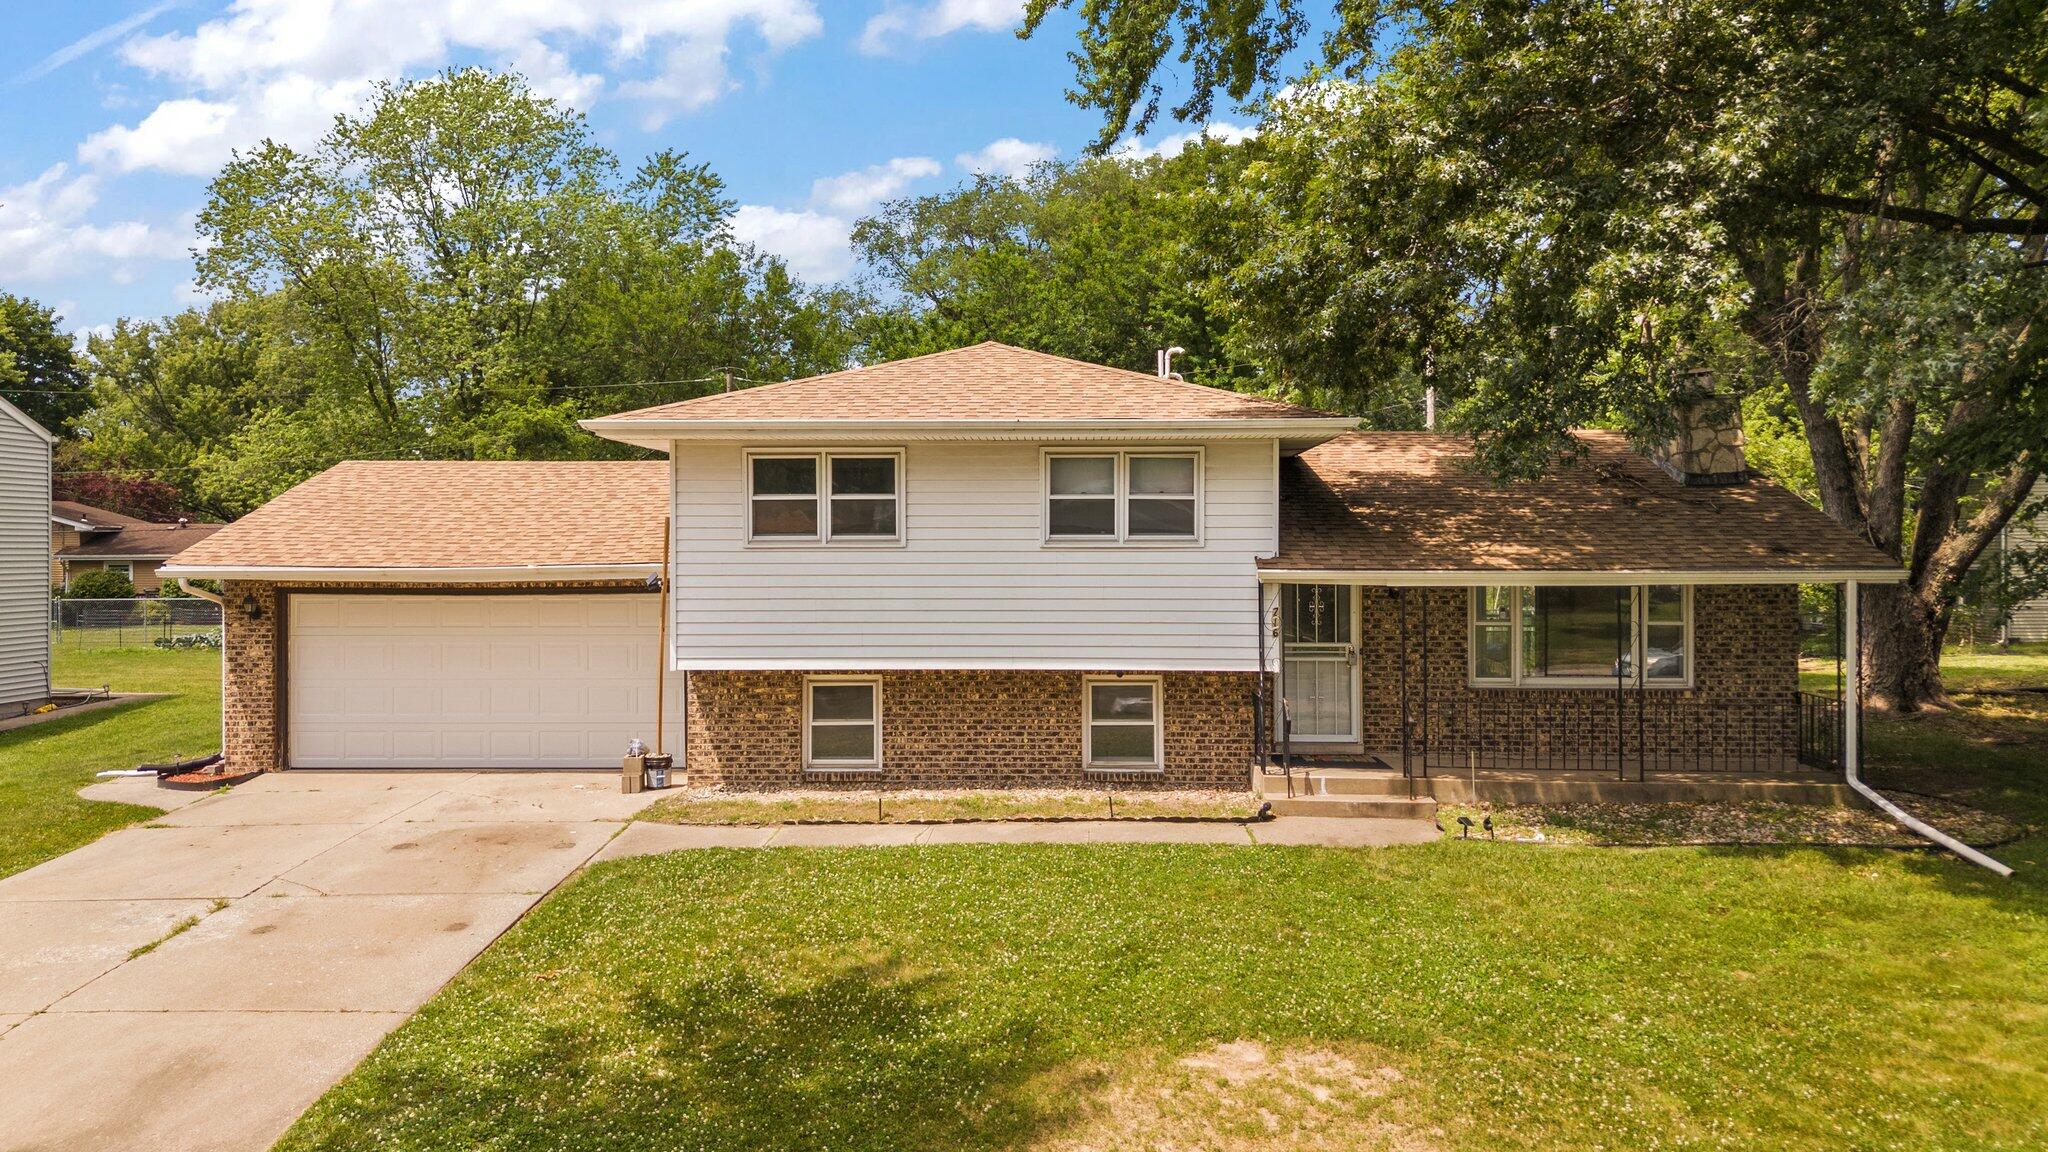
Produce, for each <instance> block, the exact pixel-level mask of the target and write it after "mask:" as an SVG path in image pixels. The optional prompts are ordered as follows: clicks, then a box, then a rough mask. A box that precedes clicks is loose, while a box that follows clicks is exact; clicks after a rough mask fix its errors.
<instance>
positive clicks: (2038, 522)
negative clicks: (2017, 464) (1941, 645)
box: [1992, 480, 2048, 643]
mask: <svg viewBox="0 0 2048 1152" xmlns="http://www.w3.org/2000/svg"><path fill="white" fill-rule="evenodd" d="M2033 501H2034V502H2035V503H2037V504H2040V505H2042V506H2043V507H2044V508H2048V480H2040V481H2036V482H2035V484H2034V494H2033ZM1992 547H1994V548H1996V549H1997V550H1998V552H1999V553H2000V554H2006V553H2010V552H2018V551H2022V550H2034V551H2038V550H2040V549H2044V548H2048V513H2044V514H2043V515H2042V516H2041V517H2037V518H2036V519H2034V520H2032V521H2029V522H2027V523H2024V524H2011V525H2007V526H2006V529H2005V530H2004V531H2003V532H2000V533H1999V534H1998V542H1997V543H1996V544H1994V545H1992ZM1997 638H1998V639H1999V640H2000V641H2024V642H2031V643H2039V642H2041V641H2043V640H2048V594H2044V595H2041V596H2036V597H2034V598H2033V599H2031V600H2025V601H2021V602H2020V603H2018V604H2015V605H2013V607H2012V611H2011V612H2010V613H2008V614H2007V616H2006V618H2005V619H2004V620H2002V621H2000V622H1999V627H1998V636H1997Z"/></svg>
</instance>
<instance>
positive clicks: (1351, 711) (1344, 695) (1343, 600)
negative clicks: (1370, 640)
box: [1280, 584, 1358, 743]
mask: <svg viewBox="0 0 2048 1152" xmlns="http://www.w3.org/2000/svg"><path fill="white" fill-rule="evenodd" d="M1356 591H1357V590H1356V589H1355V588H1353V587H1352V586H1351V585H1348V584H1283V585H1281V586H1280V659H1281V668H1280V679H1281V682H1282V684H1283V685H1284V693H1285V698H1286V700H1287V708H1288V713H1289V715H1290V716H1291V717H1292V719H1293V734H1294V739H1296V740H1308V741H1318V742H1324V743H1350V742H1356V741H1357V739H1358V636H1357V631H1356V629H1357V623H1358V622H1357V617H1356V612H1355V608H1354V605H1353V598H1354V594H1355V592H1356Z"/></svg>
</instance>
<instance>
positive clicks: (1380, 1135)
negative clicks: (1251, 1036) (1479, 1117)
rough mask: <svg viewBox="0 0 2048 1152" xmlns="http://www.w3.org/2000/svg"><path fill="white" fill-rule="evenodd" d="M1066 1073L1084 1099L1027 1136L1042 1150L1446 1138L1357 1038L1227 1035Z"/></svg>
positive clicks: (1437, 1141) (1367, 1146)
mask: <svg viewBox="0 0 2048 1152" xmlns="http://www.w3.org/2000/svg"><path fill="white" fill-rule="evenodd" d="M1066 1075H1070V1076H1072V1077H1073V1079H1074V1080H1075V1081H1076V1083H1074V1084H1072V1085H1071V1087H1072V1088H1074V1089H1078V1090H1079V1092H1080V1093H1081V1098H1082V1100H1083V1101H1084V1102H1083V1103H1082V1104H1081V1105H1080V1106H1079V1116H1078V1117H1077V1121H1076V1123H1075V1124H1074V1125H1073V1126H1072V1127H1070V1128H1068V1129H1066V1130H1065V1131H1063V1132H1061V1133H1060V1134H1059V1135H1058V1136H1056V1137H1053V1138H1050V1139H1047V1140H1041V1141H1037V1142H1034V1143H1033V1144H1032V1145H1031V1146H1032V1147H1033V1148H1035V1149H1041V1150H1043V1152H1159V1150H1162V1149H1173V1150H1179V1149H1196V1148H1213V1149H1231V1150H1233V1152H1264V1150H1267V1149H1272V1150H1275V1152H1278V1150H1279V1149H1302V1150H1306V1152H1337V1150H1339V1149H1344V1150H1347V1152H1348V1150H1352V1149H1358V1150H1361V1152H1363V1150H1385V1152H1424V1150H1427V1149H1433V1148H1437V1147H1440V1146H1441V1141H1442V1138H1443V1136H1444V1132H1443V1130H1442V1129H1440V1128H1434V1127H1431V1128H1424V1127H1420V1126H1418V1125H1416V1124H1415V1123H1414V1122H1413V1121H1412V1120H1411V1119H1409V1118H1407V1117H1406V1116H1405V1115H1404V1108H1403V1105H1404V1104H1405V1100H1404V1097H1403V1090H1404V1088H1405V1087H1406V1078H1405V1077H1404V1076H1403V1075H1402V1073H1401V1072H1400V1071H1399V1070H1398V1069H1396V1068H1394V1067H1393V1066H1392V1065H1390V1064H1389V1063H1387V1062H1386V1060H1385V1059H1383V1058H1382V1056H1381V1055H1380V1054H1378V1053H1376V1052H1375V1051H1374V1050H1372V1049H1370V1048H1369V1047H1367V1046H1365V1045H1347V1046H1344V1047H1342V1048H1336V1047H1308V1046H1293V1045H1289V1046H1268V1045H1266V1044H1262V1043H1260V1042H1258V1041H1256V1040H1234V1041H1230V1042H1227V1043H1221V1044H1213V1045H1210V1046H1209V1047H1207V1048H1203V1049H1201V1050H1200V1051H1197V1052H1194V1053H1191V1054H1189V1055H1186V1056H1183V1057H1181V1058H1180V1059H1178V1060H1174V1059H1169V1058H1163V1057H1160V1058H1154V1059H1152V1060H1150V1061H1147V1060H1145V1059H1143V1058H1142V1057H1140V1058H1137V1059H1127V1060H1123V1061H1120V1062H1118V1064H1117V1065H1115V1066H1114V1067H1113V1068H1112V1067H1110V1066H1107V1065H1089V1066H1086V1067H1084V1068H1083V1069H1081V1070H1079V1072H1078V1073H1072V1072H1070V1073H1067V1074H1066ZM1061 1087H1067V1086H1061Z"/></svg>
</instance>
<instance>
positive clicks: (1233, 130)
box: [1115, 122, 1259, 160]
mask: <svg viewBox="0 0 2048 1152" xmlns="http://www.w3.org/2000/svg"><path fill="white" fill-rule="evenodd" d="M1258 134H1259V130H1258V129H1257V128H1247V127H1245V126H1243V125H1241V124H1225V123H1221V122H1218V123H1214V124H1205V125H1203V126H1202V127H1200V128H1197V129H1194V130H1193V131H1189V132H1176V133H1174V134H1173V135H1171V136H1162V137H1160V138H1159V139H1158V140H1157V141H1154V142H1147V141H1145V140H1143V139H1135V140H1125V141H1124V142H1123V143H1121V144H1119V145H1117V146H1116V149H1115V152H1116V154H1117V155H1119V156H1129V157H1132V158H1134V159H1139V160H1145V159H1150V158H1152V157H1155V156H1157V157H1162V158H1166V157H1173V156H1178V155H1180V154H1181V152H1182V151H1183V150H1185V149H1186V148H1187V146H1188V145H1190V144H1193V143H1194V142H1195V141H1197V140H1201V139H1203V138H1207V139H1210V140H1220V141H1222V142H1223V143H1225V144H1241V143H1243V142H1244V141H1246V140H1249V139H1251V138H1252V137H1254V136H1257V135H1258Z"/></svg>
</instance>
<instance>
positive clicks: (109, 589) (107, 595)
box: [70, 569, 135, 600]
mask: <svg viewBox="0 0 2048 1152" xmlns="http://www.w3.org/2000/svg"><path fill="white" fill-rule="evenodd" d="M133 595H135V585H133V584H131V583H129V582H128V578H127V577H126V576H123V575H121V574H120V573H119V572H108V571H106V570H105V569H101V570H100V571H97V572H81V573H79V574H78V575H76V576H73V577H72V578H71V592H70V596H71V598H72V599H73V600H126V599H128V598H129V597H130V596H133Z"/></svg>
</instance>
